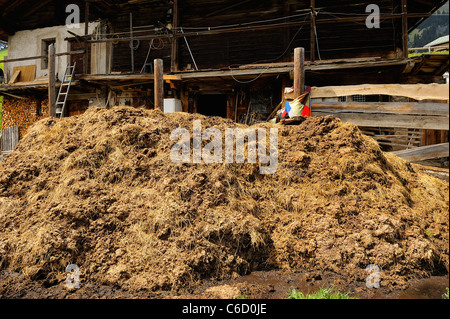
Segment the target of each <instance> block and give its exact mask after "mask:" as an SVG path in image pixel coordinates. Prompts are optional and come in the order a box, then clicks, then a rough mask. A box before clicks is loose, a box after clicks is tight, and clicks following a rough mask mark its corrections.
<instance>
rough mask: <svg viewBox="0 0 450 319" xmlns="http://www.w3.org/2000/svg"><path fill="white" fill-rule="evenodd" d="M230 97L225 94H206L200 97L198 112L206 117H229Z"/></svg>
mask: <svg viewBox="0 0 450 319" xmlns="http://www.w3.org/2000/svg"><path fill="white" fill-rule="evenodd" d="M227 103H228V96H227V95H225V94H205V95H199V96H198V102H197V112H198V113H199V114H202V115H205V116H219V117H223V118H226V117H227Z"/></svg>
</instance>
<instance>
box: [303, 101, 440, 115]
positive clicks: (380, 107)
mask: <svg viewBox="0 0 450 319" xmlns="http://www.w3.org/2000/svg"><path fill="white" fill-rule="evenodd" d="M312 109H313V110H316V111H320V112H326V113H365V114H399V115H427V116H449V105H448V104H447V103H414V102H410V103H408V102H399V103H382V102H381V103H371V102H366V103H340V102H313V103H312Z"/></svg>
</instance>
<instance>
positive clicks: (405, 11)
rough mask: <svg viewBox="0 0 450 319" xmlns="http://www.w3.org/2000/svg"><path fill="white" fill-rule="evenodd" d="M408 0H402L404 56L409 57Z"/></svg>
mask: <svg viewBox="0 0 450 319" xmlns="http://www.w3.org/2000/svg"><path fill="white" fill-rule="evenodd" d="M406 1H407V0H402V40H403V58H404V59H408V58H409V51H408V6H407V3H406Z"/></svg>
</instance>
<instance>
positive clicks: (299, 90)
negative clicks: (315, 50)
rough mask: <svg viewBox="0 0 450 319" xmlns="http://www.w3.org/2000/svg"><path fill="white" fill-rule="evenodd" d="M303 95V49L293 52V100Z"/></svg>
mask: <svg viewBox="0 0 450 319" xmlns="http://www.w3.org/2000/svg"><path fill="white" fill-rule="evenodd" d="M303 93H305V49H304V48H296V49H295V50H294V99H296V98H298V97H300V96H301V95H302V94H303Z"/></svg>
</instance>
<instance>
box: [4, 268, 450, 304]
mask: <svg viewBox="0 0 450 319" xmlns="http://www.w3.org/2000/svg"><path fill="white" fill-rule="evenodd" d="M330 287H334V288H335V289H336V290H337V291H340V292H343V293H348V294H349V296H350V297H352V298H357V299H436V300H437V299H442V296H443V294H444V293H445V292H446V288H447V287H449V277H448V275H447V276H433V277H430V278H425V279H416V280H411V281H410V282H409V285H408V288H407V289H389V288H386V287H384V288H381V289H368V288H367V287H366V286H365V282H356V283H349V282H347V281H346V279H345V278H342V277H341V276H338V275H336V274H333V273H327V274H322V275H318V274H314V273H312V274H311V273H306V272H301V271H297V272H286V271H280V270H273V271H256V272H253V273H251V274H249V275H246V276H242V277H239V278H236V279H228V280H223V281H216V280H202V281H201V282H199V283H196V285H194V286H192V287H185V288H183V289H178V290H171V291H157V292H155V291H149V290H145V289H143V290H140V291H127V290H124V289H122V288H120V287H118V286H114V285H112V286H111V285H102V284H98V283H86V282H82V284H81V288H80V289H79V290H74V291H68V289H67V288H66V286H65V284H64V283H61V282H57V281H53V282H50V281H47V280H37V281H31V280H27V279H26V278H24V277H23V276H21V275H20V274H18V273H6V272H3V273H1V274H0V298H4V299H152V300H161V299H189V300H195V299H240V298H243V299H247V300H252V299H258V300H272V299H287V298H288V295H289V292H290V291H291V289H295V290H296V291H301V292H303V293H304V294H308V293H314V292H316V291H317V290H318V289H320V288H330Z"/></svg>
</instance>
